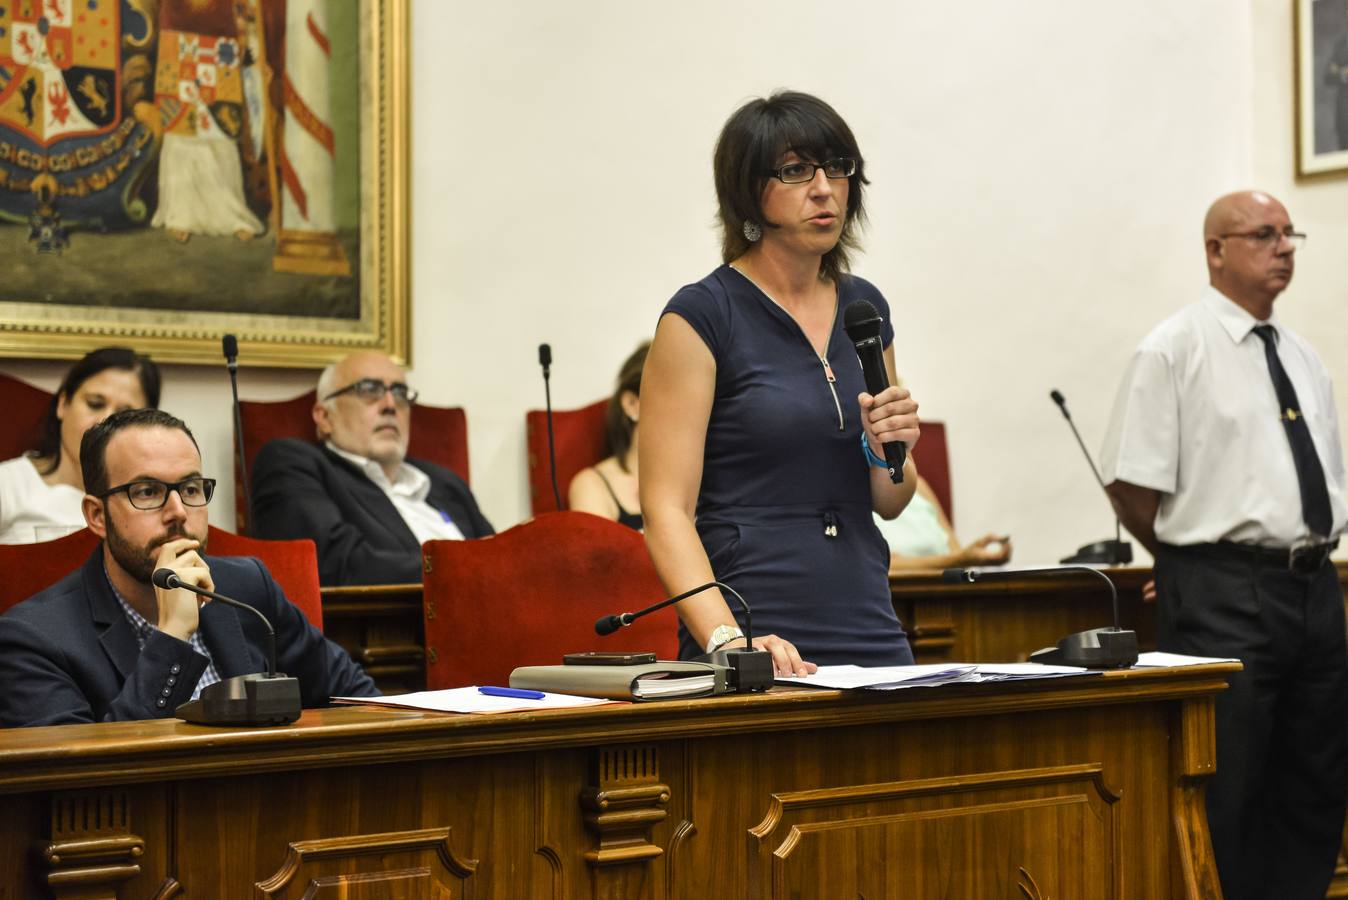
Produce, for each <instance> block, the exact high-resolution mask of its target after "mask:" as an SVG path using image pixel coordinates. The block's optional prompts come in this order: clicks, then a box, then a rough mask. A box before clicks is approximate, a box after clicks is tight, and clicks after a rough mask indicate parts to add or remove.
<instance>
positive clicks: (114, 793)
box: [38, 788, 145, 900]
mask: <svg viewBox="0 0 1348 900" xmlns="http://www.w3.org/2000/svg"><path fill="white" fill-rule="evenodd" d="M49 833H50V840H48V841H46V842H44V843H43V844H41V845H40V846H39V848H38V850H39V853H40V855H41V857H42V859H43V860H44V861H45V862H46V864H47V866H48V867H49V868H50V870H51V871H50V872H48V874H47V886H48V888H49V890H50V891H51V893H52V896H54V897H56V898H58V900H61V898H66V897H70V898H76V897H78V898H80V900H116V897H117V894H118V887H119V886H120V885H121V884H122V883H123V882H126V881H129V880H130V879H132V878H135V877H136V876H137V875H139V874H140V859H141V857H142V856H144V855H145V841H144V839H143V838H141V837H140V836H139V835H136V834H132V833H131V799H130V794H129V792H128V791H126V790H124V789H117V788H112V789H105V790H90V791H62V792H59V793H56V794H53V795H52V799H51V827H50V832H49Z"/></svg>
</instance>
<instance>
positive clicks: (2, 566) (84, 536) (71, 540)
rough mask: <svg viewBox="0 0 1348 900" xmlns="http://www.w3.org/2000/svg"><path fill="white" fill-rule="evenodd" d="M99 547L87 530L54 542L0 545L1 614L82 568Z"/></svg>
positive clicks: (91, 533)
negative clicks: (0, 573)
mask: <svg viewBox="0 0 1348 900" xmlns="http://www.w3.org/2000/svg"><path fill="white" fill-rule="evenodd" d="M97 546H98V538H97V537H95V536H94V533H93V532H92V531H90V530H89V529H87V528H81V529H80V530H79V531H76V532H74V533H73V534H68V535H66V536H65V537H61V538H57V539H56V540H54V541H42V542H41V543H37V544H0V572H3V573H4V575H3V577H0V613H3V612H4V611H5V610H7V609H9V608H10V607H11V606H13V605H15V604H16V603H20V602H22V601H24V600H27V599H28V598H29V597H31V596H33V595H34V594H36V593H37V592H38V591H41V590H43V589H45V588H49V587H51V586H52V585H53V584H56V582H58V581H60V580H61V579H62V578H65V577H66V576H67V575H69V574H70V573H71V572H73V571H75V570H76V569H78V568H79V567H80V566H82V565H84V561H85V560H86V559H88V558H89V554H90V553H93V552H94V548H95V547H97Z"/></svg>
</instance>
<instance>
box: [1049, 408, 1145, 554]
mask: <svg viewBox="0 0 1348 900" xmlns="http://www.w3.org/2000/svg"><path fill="white" fill-rule="evenodd" d="M1048 396H1049V398H1050V399H1051V400H1052V401H1053V402H1054V403H1056V404H1058V409H1060V410H1062V417H1063V418H1064V419H1066V420H1067V427H1069V428H1071V429H1072V435H1073V436H1074V437H1075V438H1076V439H1077V446H1078V447H1080V448H1081V455H1082V456H1084V457H1086V464H1087V465H1089V466H1090V467H1091V473H1092V474H1093V475H1094V476H1095V483H1096V484H1098V485H1100V490H1102V491H1104V492H1105V497H1106V498H1108V497H1109V490H1108V489H1107V488H1106V487H1105V480H1104V479H1103V478H1101V477H1100V470H1099V469H1098V468H1096V466H1095V460H1094V458H1092V457H1091V451H1089V450H1087V449H1086V442H1085V441H1083V440H1082V439H1081V432H1079V431H1077V425H1076V423H1075V422H1073V421H1072V414H1071V413H1070V412H1068V411H1067V398H1066V397H1064V396H1063V395H1062V391H1060V390H1058V389H1056V388H1055V389H1053V390H1051V391H1049V394H1048ZM1109 508H1110V509H1111V510H1112V509H1113V508H1114V504H1113V502H1112V501H1111V503H1110V505H1109ZM1132 561H1133V545H1132V544H1130V543H1129V542H1128V541H1125V540H1123V532H1122V524H1121V523H1120V522H1119V517H1118V514H1117V513H1116V514H1115V515H1114V540H1112V541H1108V540H1105V541H1096V542H1094V543H1091V544H1085V545H1083V546H1081V547H1080V548H1078V549H1077V552H1076V553H1074V554H1072V555H1071V556H1068V557H1066V558H1064V559H1062V560H1060V562H1064V563H1109V564H1110V565H1113V566H1119V565H1123V564H1124V563H1130V562H1132Z"/></svg>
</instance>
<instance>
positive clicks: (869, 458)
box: [861, 429, 889, 469]
mask: <svg viewBox="0 0 1348 900" xmlns="http://www.w3.org/2000/svg"><path fill="white" fill-rule="evenodd" d="M861 452H862V453H864V454H865V455H866V462H868V463H870V464H871V465H873V466H875V467H876V468H877V469H888V468H889V463H888V462H886V461H885V460H883V459H881V458H880V457H878V456H876V455H875V451H874V450H872V449H871V442H870V441H868V440H866V431H865V429H862V431H861Z"/></svg>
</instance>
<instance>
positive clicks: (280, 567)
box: [0, 526, 323, 631]
mask: <svg viewBox="0 0 1348 900" xmlns="http://www.w3.org/2000/svg"><path fill="white" fill-rule="evenodd" d="M208 543H209V545H210V546H209V551H210V553H211V554H212V555H214V556H256V557H257V558H258V559H260V560H262V564H263V565H265V566H266V567H267V570H268V571H269V572H271V574H272V577H273V578H275V579H276V581H277V583H278V584H280V585H281V589H282V590H284V591H285V592H286V596H287V597H289V598H290V602H291V603H294V604H295V605H296V606H297V607H299V609H300V611H301V612H303V613H304V615H305V617H306V618H307V619H308V620H309V621H310V622H312V623H313V625H314V627H315V628H317V629H318V630H319V631H322V630H323V605H322V599H321V597H320V595H319V591H318V551H317V550H316V549H315V548H314V542H313V541H309V540H302V541H259V540H254V539H253V538H246V537H240V536H239V535H237V534H231V533H230V532H228V531H224V530H223V529H220V528H215V527H214V526H212V527H211V530H210V536H209V538H208ZM97 546H98V537H97V536H95V535H94V533H93V532H92V531H90V530H89V529H87V528H82V529H80V530H79V531H76V532H75V533H73V534H68V535H66V536H65V537H62V538H57V539H56V540H54V541H42V542H40V543H36V544H0V572H3V573H4V577H3V578H0V613H3V612H4V611H5V610H7V609H9V608H10V607H11V606H14V605H15V604H16V603H20V602H22V601H24V600H27V599H28V598H29V597H31V596H33V595H34V594H36V593H37V592H38V591H41V590H44V589H46V588H49V587H51V586H52V585H53V584H55V583H56V582H58V581H60V580H61V579H62V578H65V577H66V576H67V575H69V574H70V573H71V572H73V571H75V570H76V569H78V568H79V567H80V566H82V565H84V561H85V560H86V559H88V558H89V554H90V553H93V552H94V548H95V547H97Z"/></svg>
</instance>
